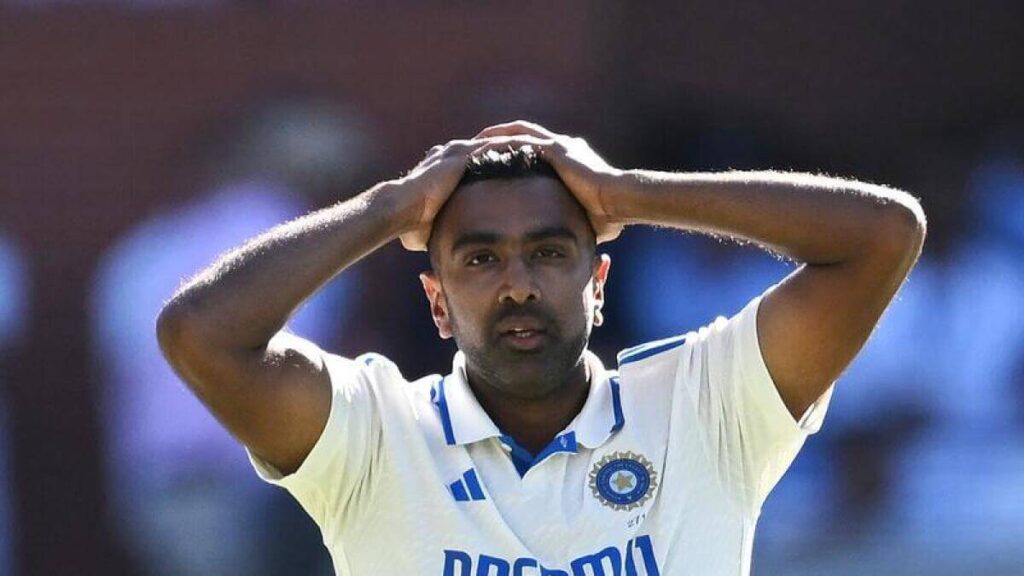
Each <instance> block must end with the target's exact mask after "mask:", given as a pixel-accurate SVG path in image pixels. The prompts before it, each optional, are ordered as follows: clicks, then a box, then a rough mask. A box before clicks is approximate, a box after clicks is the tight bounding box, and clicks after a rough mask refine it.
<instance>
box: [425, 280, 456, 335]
mask: <svg viewBox="0 0 1024 576" xmlns="http://www.w3.org/2000/svg"><path fill="white" fill-rule="evenodd" d="M420 282H421V283H422V284H423V292H424V293H425V294H426V295H427V301H428V302H430V316H431V317H432V318H433V319H434V325H435V326H437V334H438V336H440V337H441V339H442V340H447V339H448V338H451V337H452V323H451V319H450V316H448V303H447V302H446V301H445V299H444V292H443V291H442V290H441V280H440V279H438V277H437V273H435V272H434V271H433V270H431V271H429V272H423V273H421V274H420Z"/></svg>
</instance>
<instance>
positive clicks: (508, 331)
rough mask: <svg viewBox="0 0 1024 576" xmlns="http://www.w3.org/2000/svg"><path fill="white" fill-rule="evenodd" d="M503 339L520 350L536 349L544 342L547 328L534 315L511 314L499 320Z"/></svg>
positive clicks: (498, 329) (498, 326)
mask: <svg viewBox="0 0 1024 576" xmlns="http://www.w3.org/2000/svg"><path fill="white" fill-rule="evenodd" d="M497 331H498V334H499V335H500V336H501V339H502V340H504V341H505V342H507V343H508V344H509V345H511V346H512V347H514V348H517V349H520V350H535V349H537V348H539V347H540V346H542V345H543V344H544V339H545V338H546V335H547V328H546V326H545V324H544V322H543V321H542V320H540V319H539V318H537V317H534V316H509V317H507V318H504V319H502V320H501V321H500V322H498V325H497Z"/></svg>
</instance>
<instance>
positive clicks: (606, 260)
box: [593, 254, 612, 326]
mask: <svg viewBox="0 0 1024 576" xmlns="http://www.w3.org/2000/svg"><path fill="white" fill-rule="evenodd" d="M595 260H596V262H595V264H594V279H593V290H594V293H593V297H594V326H600V325H601V324H604V315H603V314H602V313H601V309H602V308H604V285H605V282H607V281H608V271H609V270H611V267H612V257H611V256H609V255H607V254H601V255H600V256H598V257H597V258H596V259H595Z"/></svg>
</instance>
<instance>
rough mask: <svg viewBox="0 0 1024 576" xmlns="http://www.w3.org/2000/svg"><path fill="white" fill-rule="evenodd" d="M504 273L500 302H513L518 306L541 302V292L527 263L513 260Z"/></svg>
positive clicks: (499, 296) (509, 262)
mask: <svg viewBox="0 0 1024 576" xmlns="http://www.w3.org/2000/svg"><path fill="white" fill-rule="evenodd" d="M504 272H505V273H504V277H503V279H502V280H503V281H502V285H501V292H500V293H499V295H498V301H499V302H502V303H504V302H506V301H509V300H511V301H513V302H515V303H516V304H525V303H526V302H527V301H530V300H534V301H536V300H540V290H539V289H538V288H537V283H536V282H535V281H534V278H533V271H532V270H531V268H530V265H529V264H528V263H527V262H524V261H523V260H522V259H520V258H513V259H511V260H509V261H508V263H507V264H506V266H505V270H504Z"/></svg>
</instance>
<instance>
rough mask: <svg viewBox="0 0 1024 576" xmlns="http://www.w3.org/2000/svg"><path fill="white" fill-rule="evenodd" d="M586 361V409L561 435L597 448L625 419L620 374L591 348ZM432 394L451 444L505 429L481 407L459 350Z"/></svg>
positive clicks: (498, 433) (585, 353)
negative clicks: (468, 379)
mask: <svg viewBox="0 0 1024 576" xmlns="http://www.w3.org/2000/svg"><path fill="white" fill-rule="evenodd" d="M584 361H585V362H587V365H588V367H589V370H590V384H591V385H590V391H589V392H588V394H587V400H586V402H585V403H584V404H583V409H582V410H580V413H579V414H578V415H577V416H576V418H575V419H574V420H573V421H572V422H571V423H570V424H569V426H568V427H566V429H565V431H564V432H563V433H562V434H560V435H559V437H562V436H567V435H569V434H571V435H572V437H573V438H574V440H575V442H573V443H572V445H575V443H579V444H582V445H584V446H586V447H587V448H591V449H593V448H597V447H598V446H600V445H602V444H604V443H605V441H607V440H608V438H610V437H611V435H612V434H614V433H615V432H617V431H619V430H620V429H622V427H623V425H625V422H626V419H625V416H624V415H623V411H622V398H621V394H620V390H619V389H620V386H619V377H618V375H617V374H616V373H615V372H613V371H608V370H605V368H604V365H603V364H602V363H601V360H600V359H599V358H598V357H597V356H596V355H595V354H593V353H592V352H590V351H589V350H587V351H585V352H584ZM431 397H432V398H433V401H434V404H436V405H437V409H438V413H439V415H440V417H441V427H442V429H443V431H444V437H445V442H446V443H447V444H448V445H449V446H455V445H465V444H472V443H474V442H479V441H481V440H486V439H488V438H493V437H501V436H502V432H501V430H499V429H498V427H497V426H496V425H495V424H494V422H493V421H492V420H491V417H490V416H488V415H487V413H486V412H485V411H484V409H483V408H482V407H481V406H480V403H479V402H478V401H477V399H476V396H474V395H473V391H472V389H470V387H469V383H468V381H467V379H466V357H465V355H464V354H463V353H462V352H461V351H460V352H457V353H456V354H455V358H454V360H453V361H452V372H451V374H449V375H447V376H445V377H444V378H442V379H440V380H439V381H438V382H437V383H436V384H435V385H434V387H433V389H432V390H431Z"/></svg>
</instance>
